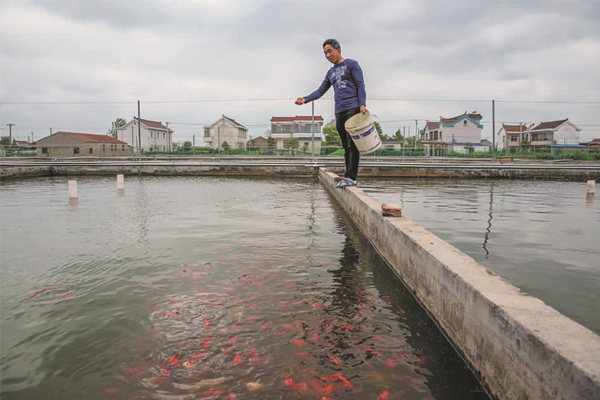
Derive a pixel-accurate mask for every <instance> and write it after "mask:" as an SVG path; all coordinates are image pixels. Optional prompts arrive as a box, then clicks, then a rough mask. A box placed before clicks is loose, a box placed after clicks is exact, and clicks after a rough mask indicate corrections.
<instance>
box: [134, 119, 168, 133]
mask: <svg viewBox="0 0 600 400" xmlns="http://www.w3.org/2000/svg"><path fill="white" fill-rule="evenodd" d="M133 120H134V121H137V120H138V118H137V117H133ZM140 122H141V123H142V125H145V126H146V127H147V128H154V129H165V130H166V129H167V127H166V126H164V125H163V124H162V122H160V121H159V122H157V121H150V120H147V119H143V118H140Z"/></svg>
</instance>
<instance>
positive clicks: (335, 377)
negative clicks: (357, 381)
mask: <svg viewBox="0 0 600 400" xmlns="http://www.w3.org/2000/svg"><path fill="white" fill-rule="evenodd" d="M321 379H322V380H324V381H326V382H327V381H329V382H331V381H333V382H340V384H341V386H342V387H344V388H346V389H347V390H354V385H353V384H352V383H351V382H350V381H349V380H348V379H346V378H344V377H343V376H342V374H333V375H327V376H322V377H321Z"/></svg>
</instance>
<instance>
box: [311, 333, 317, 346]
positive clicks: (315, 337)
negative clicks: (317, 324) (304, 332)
mask: <svg viewBox="0 0 600 400" xmlns="http://www.w3.org/2000/svg"><path fill="white" fill-rule="evenodd" d="M310 341H311V343H312V344H317V342H318V341H319V334H318V333H317V332H314V331H313V332H311V334H310Z"/></svg>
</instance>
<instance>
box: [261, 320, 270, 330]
mask: <svg viewBox="0 0 600 400" xmlns="http://www.w3.org/2000/svg"><path fill="white" fill-rule="evenodd" d="M270 326H271V322H265V323H264V324H262V325H261V326H260V327H259V328H258V330H259V331H264V330H265V329H269V327H270Z"/></svg>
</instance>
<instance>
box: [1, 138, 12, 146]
mask: <svg viewBox="0 0 600 400" xmlns="http://www.w3.org/2000/svg"><path fill="white" fill-rule="evenodd" d="M0 144H1V145H2V146H9V145H10V136H2V137H0Z"/></svg>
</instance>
